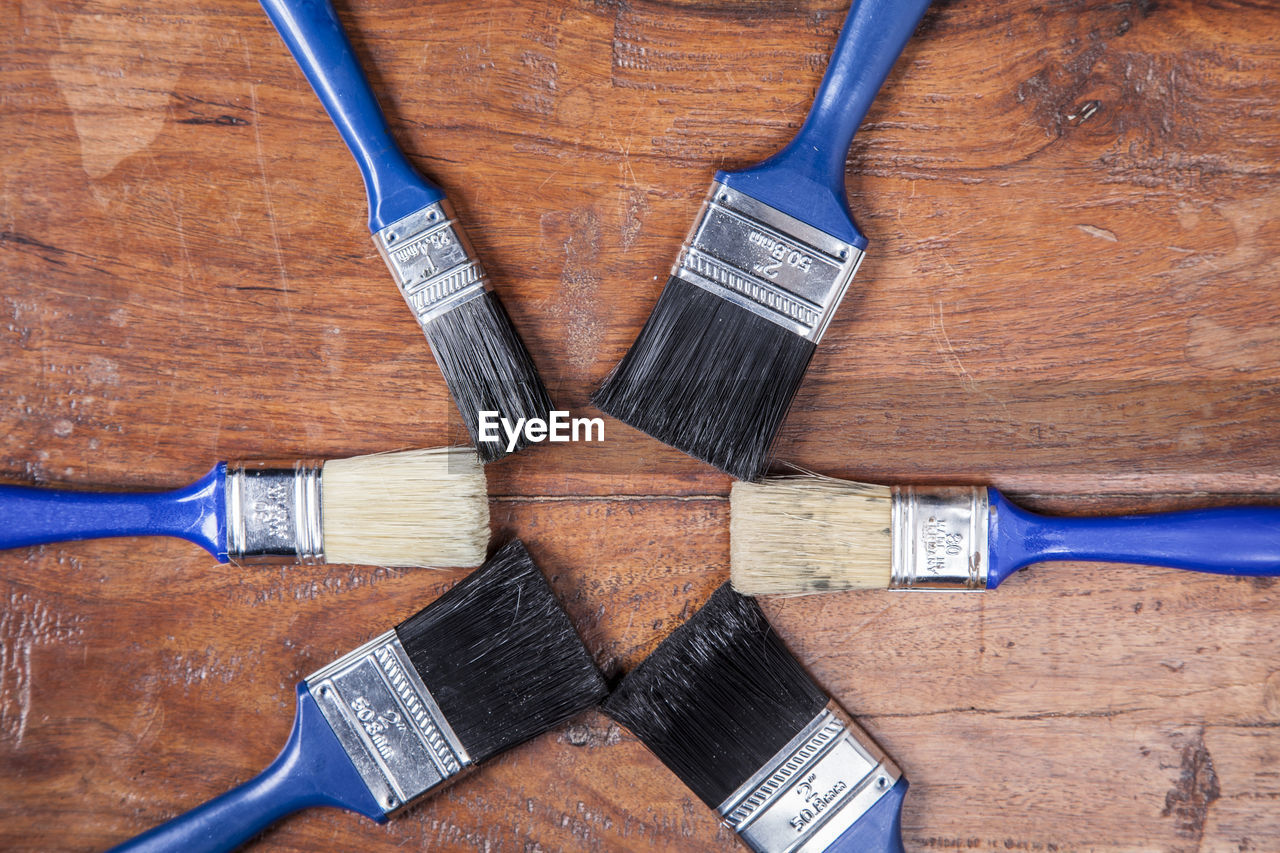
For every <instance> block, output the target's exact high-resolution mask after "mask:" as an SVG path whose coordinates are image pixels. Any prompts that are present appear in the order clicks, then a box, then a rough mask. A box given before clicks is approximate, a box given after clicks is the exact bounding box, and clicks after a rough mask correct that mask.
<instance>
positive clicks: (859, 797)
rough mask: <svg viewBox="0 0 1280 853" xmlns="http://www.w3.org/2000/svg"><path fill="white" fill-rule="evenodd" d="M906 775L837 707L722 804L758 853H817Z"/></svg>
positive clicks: (826, 711)
mask: <svg viewBox="0 0 1280 853" xmlns="http://www.w3.org/2000/svg"><path fill="white" fill-rule="evenodd" d="M901 776H902V773H901V771H900V770H899V769H898V767H897V766H896V765H895V764H894V763H893V762H892V761H890V760H889V759H888V758H887V757H886V756H885V755H884V753H883V752H882V751H881V750H880V749H879V747H877V746H876V745H875V743H874V742H872V741H871V739H870V738H869V737H868V736H867V735H866V733H865V732H863V731H862V730H861V729H860V728H858V726H857V725H856V724H855V723H854V722H853V721H852V720H851V719H849V717H848V715H847V714H845V713H844V711H843V710H842V709H841V708H840V707H839V706H838V705H836V704H835V703H834V702H831V703H828V705H827V707H826V708H824V709H823V710H822V711H820V712H819V713H818V715H817V716H816V717H814V718H813V720H812V721H810V722H809V724H808V725H807V726H805V727H804V729H802V730H801V731H800V733H799V734H797V735H796V736H795V737H794V738H792V739H791V741H790V742H789V743H788V744H787V745H786V746H784V747H783V748H782V749H780V750H778V752H777V754H776V755H774V757H773V758H772V759H771V760H770V761H769V762H768V763H766V764H765V765H764V766H763V767H761V768H760V769H759V770H758V771H757V772H756V773H755V774H754V775H753V776H752V777H751V778H750V779H748V780H747V781H746V782H744V783H743V784H742V785H741V786H739V788H738V790H737V791H735V792H734V793H733V794H731V795H730V796H729V798H728V799H726V800H725V801H724V802H723V803H721V804H720V807H719V809H718V811H719V812H720V817H721V818H722V819H723V820H724V822H725V824H726V825H727V826H728V827H729V828H730V829H732V830H733V831H734V832H735V833H737V835H738V837H739V838H741V839H742V841H743V842H744V843H745V844H746V845H747V847H749V848H750V849H752V850H753V851H756V853H819V851H823V850H826V849H827V848H829V847H830V846H831V844H832V843H833V842H834V841H835V840H836V839H837V838H839V837H840V836H841V835H842V834H843V833H844V832H845V831H846V830H847V829H848V828H849V827H851V826H853V825H854V824H855V823H857V822H858V819H859V818H861V817H862V816H863V815H864V814H866V812H867V811H868V810H869V809H870V808H871V807H872V806H873V805H875V803H876V801H878V800H879V799H880V798H881V797H882V796H884V794H885V793H886V792H888V790H889V789H890V788H892V787H893V786H894V784H895V783H896V782H897V781H898V779H899V778H901Z"/></svg>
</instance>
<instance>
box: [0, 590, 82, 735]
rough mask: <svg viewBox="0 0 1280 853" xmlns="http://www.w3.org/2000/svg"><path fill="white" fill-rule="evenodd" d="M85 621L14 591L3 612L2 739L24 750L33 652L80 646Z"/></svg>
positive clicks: (0, 625) (0, 622) (0, 662)
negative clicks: (53, 646) (39, 648)
mask: <svg viewBox="0 0 1280 853" xmlns="http://www.w3.org/2000/svg"><path fill="white" fill-rule="evenodd" d="M82 621H83V620H82V619H81V617H79V616H73V617H67V616H63V615H62V614H61V613H57V612H55V611H54V610H52V609H51V608H50V607H49V605H47V604H46V603H45V602H43V601H41V600H39V599H36V598H32V597H31V595H30V594H29V593H25V592H16V591H11V592H10V593H9V595H8V596H7V597H6V599H5V600H4V610H3V611H2V612H0V739H5V740H9V741H12V743H13V745H14V746H15V747H19V746H22V738H23V736H24V735H25V734H26V731H27V718H28V716H29V715H30V713H31V695H32V690H31V683H32V679H33V672H32V669H31V651H32V649H34V648H35V647H36V646H44V645H50V644H54V643H61V644H63V645H69V644H73V643H75V642H77V641H78V639H79V638H80V637H81V636H82V634H83V628H82V627H81V624H82Z"/></svg>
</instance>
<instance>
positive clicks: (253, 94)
mask: <svg viewBox="0 0 1280 853" xmlns="http://www.w3.org/2000/svg"><path fill="white" fill-rule="evenodd" d="M248 53H249V45H248V43H246V44H245V56H246V57H247V56H248ZM246 64H248V60H247V58H246ZM249 102H250V105H251V106H252V108H253V144H254V147H255V148H256V150H257V153H258V174H260V175H261V176H262V197H263V199H264V200H265V201H266V203H267V225H269V226H270V227H271V242H272V244H273V245H274V246H275V249H276V266H277V267H278V268H279V269H280V288H281V290H282V291H283V293H284V301H285V306H286V307H287V306H288V304H289V273H288V271H287V270H286V269H285V264H284V251H283V250H282V249H281V248H280V232H279V231H278V230H277V229H276V208H275V205H274V204H272V203H271V181H270V180H268V179H267V161H266V155H264V154H263V152H262V131H261V130H259V129H258V126H259V125H260V124H262V120H261V116H259V115H258V86H257V84H256V83H250V84H249ZM290 313H291V312H288V311H286V312H285V317H286V319H287V320H288V321H289V322H290V323H292V322H293V320H292V317H291V316H290Z"/></svg>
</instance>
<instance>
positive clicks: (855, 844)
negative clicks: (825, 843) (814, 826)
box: [823, 779, 907, 853]
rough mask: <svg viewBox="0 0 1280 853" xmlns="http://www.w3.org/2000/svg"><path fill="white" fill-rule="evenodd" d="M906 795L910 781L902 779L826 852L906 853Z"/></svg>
mask: <svg viewBox="0 0 1280 853" xmlns="http://www.w3.org/2000/svg"><path fill="white" fill-rule="evenodd" d="M906 796H907V780H906V779H899V780H898V782H897V784H896V785H894V786H893V787H892V788H890V789H889V790H888V791H886V792H885V794H884V796H882V797H881V798H880V799H879V800H877V801H876V804H875V805H873V806H872V807H871V808H869V809H867V811H866V813H865V814H863V815H862V817H860V818H858V822H857V823H855V824H854V825H853V826H851V827H849V828H848V829H846V830H845V831H844V834H842V835H841V836H840V837H839V838H837V839H836V840H835V841H833V842H832V843H831V845H830V846H829V847H827V849H826V850H824V851H823V853H904V852H903V847H902V801H903V799H904V798H905V797H906Z"/></svg>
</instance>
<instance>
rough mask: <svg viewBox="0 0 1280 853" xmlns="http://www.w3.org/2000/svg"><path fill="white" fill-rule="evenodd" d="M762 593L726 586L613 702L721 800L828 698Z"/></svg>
mask: <svg viewBox="0 0 1280 853" xmlns="http://www.w3.org/2000/svg"><path fill="white" fill-rule="evenodd" d="M827 701H828V700H827V695H826V694H825V693H824V692H823V691H822V688H820V687H819V686H818V685H817V684H815V683H814V682H813V679H811V678H810V677H809V676H808V675H807V674H806V673H805V671H804V669H802V668H801V666H800V663H799V662H798V661H797V660H796V659H795V658H794V657H793V656H792V655H791V653H790V652H788V651H787V650H786V647H784V646H783V645H782V641H781V640H780V639H779V638H778V635H777V634H776V633H774V630H773V628H772V626H770V625H769V623H768V621H766V620H765V618H764V614H763V613H761V612H760V607H759V606H758V605H757V604H756V603H755V601H754V600H753V599H750V598H746V597H745V596H742V595H739V594H738V593H736V592H734V591H733V590H732V589H731V588H730V586H729V584H725V585H724V586H722V587H720V588H719V589H718V590H716V591H715V593H714V594H713V595H712V596H711V598H710V599H709V600H708V601H707V603H706V605H704V606H703V608H702V609H701V610H700V611H698V613H697V614H695V615H694V617H693V618H692V619H690V620H689V621H688V622H686V623H685V624H684V625H681V626H680V627H679V628H677V629H676V630H675V631H673V632H672V634H671V636H669V637H667V639H665V640H663V641H662V644H661V645H660V646H658V648H657V649H656V650H654V652H653V654H651V655H649V657H647V658H645V659H644V661H643V662H641V664H640V665H639V666H638V667H636V669H635V670H634V671H633V672H632V673H631V674H630V675H628V676H627V677H626V678H624V679H623V680H622V683H621V684H619V685H618V687H617V689H616V690H614V691H613V693H612V694H611V695H610V696H609V698H608V699H607V700H605V703H604V711H605V713H607V714H608V715H609V716H611V717H613V718H614V719H615V720H617V721H618V722H620V723H622V724H623V725H625V726H626V727H627V728H629V729H631V731H632V732H633V733H634V734H635V735H636V737H638V738H640V740H641V741H643V742H644V744H645V746H647V747H649V749H651V750H652V751H653V753H654V754H655V755H657V756H658V758H660V759H661V760H662V763H663V764H665V765H667V766H668V767H670V768H671V769H672V770H673V771H674V772H675V774H676V775H677V776H679V777H680V779H681V780H682V781H683V782H684V783H685V784H686V785H688V786H689V788H690V789H691V790H692V791H693V792H694V793H695V794H697V795H698V798H699V799H701V800H702V801H703V802H704V803H706V804H707V805H709V806H711V807H712V808H716V807H717V806H719V805H720V804H721V803H722V802H724V801H725V799H727V798H728V796H729V795H730V794H732V793H733V792H734V791H736V790H737V789H738V787H739V786H740V785H741V784H742V783H743V782H745V781H746V780H747V779H749V778H750V777H751V775H752V774H754V773H755V772H756V771H757V770H759V769H760V768H761V767H762V766H764V764H765V763H766V762H767V761H768V760H769V759H770V758H772V757H773V756H774V755H775V754H776V753H777V752H778V751H779V750H780V749H782V748H783V747H784V746H786V745H787V743H788V741H790V740H791V739H792V738H793V737H795V736H796V735H797V734H799V732H800V730H801V729H803V728H804V727H805V726H806V725H807V724H808V723H809V722H810V721H812V720H813V718H814V717H815V716H817V714H818V712H819V711H821V710H822V708H823V707H824V706H825V705H826V704H827Z"/></svg>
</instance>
